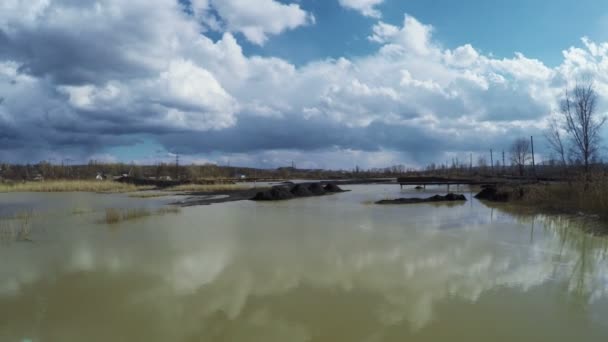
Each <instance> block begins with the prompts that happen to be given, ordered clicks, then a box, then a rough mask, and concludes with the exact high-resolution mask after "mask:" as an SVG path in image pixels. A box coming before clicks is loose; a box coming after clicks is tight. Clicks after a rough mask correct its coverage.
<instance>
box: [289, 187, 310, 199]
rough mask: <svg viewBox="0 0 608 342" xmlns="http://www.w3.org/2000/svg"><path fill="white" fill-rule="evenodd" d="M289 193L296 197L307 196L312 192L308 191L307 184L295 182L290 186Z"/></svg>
mask: <svg viewBox="0 0 608 342" xmlns="http://www.w3.org/2000/svg"><path fill="white" fill-rule="evenodd" d="M291 193H292V194H293V195H294V196H296V197H308V196H312V195H313V193H312V191H310V189H309V187H308V184H296V185H295V186H294V187H293V188H291Z"/></svg>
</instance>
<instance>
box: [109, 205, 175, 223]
mask: <svg viewBox="0 0 608 342" xmlns="http://www.w3.org/2000/svg"><path fill="white" fill-rule="evenodd" d="M180 212H181V209H180V208H179V207H163V208H159V209H154V210H151V209H147V208H132V209H116V208H107V209H106V211H105V217H104V219H103V220H102V222H103V223H107V224H117V223H120V222H123V221H131V220H136V219H139V218H142V217H148V216H154V215H166V214H178V213H180Z"/></svg>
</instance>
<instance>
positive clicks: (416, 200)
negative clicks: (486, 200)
mask: <svg viewBox="0 0 608 342" xmlns="http://www.w3.org/2000/svg"><path fill="white" fill-rule="evenodd" d="M466 200H467V198H466V197H465V196H464V195H459V194H454V193H449V194H447V195H445V196H441V195H435V196H431V197H427V198H417V197H413V198H397V199H392V200H381V201H377V202H376V204H415V203H437V202H456V201H466Z"/></svg>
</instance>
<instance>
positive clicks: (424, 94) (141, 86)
mask: <svg viewBox="0 0 608 342" xmlns="http://www.w3.org/2000/svg"><path fill="white" fill-rule="evenodd" d="M244 4H245V1H240V2H239V1H235V0H231V1H226V2H222V4H220V5H218V4H215V2H214V0H209V1H202V0H199V1H193V6H195V8H199V9H200V11H203V12H205V13H206V14H209V13H211V12H212V11H211V12H210V11H208V8H210V6H216V5H217V6H218V7H217V9H216V11H217V12H218V13H219V15H220V16H222V14H221V9H223V10H224V11H226V13H230V15H228V14H225V15H224V16H222V18H220V19H221V20H222V23H223V25H234V26H232V28H229V27H228V26H226V28H225V29H226V30H228V31H234V32H242V30H241V29H242V28H243V27H246V26H248V25H249V26H252V27H258V26H259V25H261V26H259V27H261V28H260V29H259V30H258V29H255V30H253V31H251V32H254V33H251V36H250V37H249V38H251V39H253V40H256V39H257V41H258V42H262V41H263V40H264V39H266V38H267V37H268V35H269V34H275V33H276V34H278V33H280V32H281V31H282V30H284V29H289V28H290V27H296V26H297V25H298V24H297V23H298V22H300V21H299V20H300V19H301V18H306V17H307V16H309V14H307V13H304V14H303V15H304V17H302V16H301V15H300V14H301V13H300V11H302V10H301V9H299V7H297V6H295V5H291V7H290V6H289V5H283V4H278V3H274V2H273V1H265V2H261V5H260V7H263V6H269V7H268V9H269V11H270V12H268V13H266V12H264V13H261V12H259V11H258V9H251V8H249V9H246V8H245V7H246V6H245V7H243V6H244ZM249 7H251V6H249ZM0 9H3V11H0V29H1V30H3V32H4V34H5V35H6V38H7V39H8V40H7V41H6V42H7V44H4V45H2V46H0V53H1V54H0V55H1V56H3V58H4V60H0V97H3V98H5V99H4V100H3V101H2V103H1V104H0V127H1V128H2V129H3V133H2V134H4V136H5V137H6V138H5V140H4V141H5V142H6V143H5V144H4V145H3V146H4V151H7V152H3V153H6V154H12V155H17V153H16V152H15V151H16V150H15V149H16V148H17V146H24V145H26V144H24V142H23V138H24V137H27V138H28V140H27V141H28V142H27V144H29V145H28V146H32V147H31V148H32V149H33V150H39V149H40V146H50V148H53V147H56V148H71V149H81V150H82V151H83V152H82V153H89V154H93V153H99V151H97V150H98V149H101V148H102V147H103V146H106V145H107V144H108V141H110V142H111V143H116V144H121V143H124V141H125V140H121V139H118V137H120V138H123V139H126V141H131V140H130V138H129V137H130V135H133V134H142V133H148V134H151V135H152V136H155V137H157V138H158V139H159V140H162V142H163V143H165V144H166V145H167V146H168V147H169V148H172V147H175V146H178V147H179V148H183V149H186V150H187V151H188V152H191V153H193V154H196V153H203V154H204V153H209V152H210V151H225V152H226V153H245V154H247V153H253V152H255V151H260V150H270V151H278V150H292V151H293V150H298V149H303V150H307V151H308V150H316V151H317V152H319V151H322V150H325V151H330V152H328V154H327V153H318V154H317V156H318V158H321V159H324V160H325V161H326V162H327V163H326V162H323V161H319V162H313V164H314V163H316V164H324V163H326V164H328V165H334V164H331V163H329V161H330V160H332V158H333V160H342V159H340V158H338V156H340V155H341V154H342V153H343V152H340V151H344V150H354V151H367V152H366V153H372V152H373V153H380V154H382V153H385V155H390V156H391V159H390V160H395V159H397V158H396V157H395V156H401V157H403V158H404V160H406V161H408V162H411V163H416V162H419V163H420V162H424V161H427V160H429V159H433V158H437V157H440V155H438V154H441V153H443V152H444V151H447V152H449V153H455V154H457V153H462V152H464V151H475V150H478V149H480V148H484V149H485V146H482V145H484V144H485V145H493V146H495V145H498V144H501V143H508V141H509V139H512V138H513V137H514V136H516V135H518V134H520V133H524V134H525V135H529V134H530V133H531V132H538V130H539V129H540V128H542V123H543V120H544V119H545V118H546V116H547V115H548V114H549V113H550V112H551V111H552V110H554V109H555V104H556V100H557V96H558V95H559V94H560V93H561V91H562V90H563V87H564V86H565V85H566V84H567V81H568V80H572V79H575V78H576V77H578V76H580V75H583V74H586V73H591V74H592V75H594V76H595V80H596V84H597V87H598V91H599V92H600V95H601V96H603V97H606V96H608V76H606V75H608V62H607V61H608V48H606V43H596V42H593V41H590V40H589V39H584V40H583V42H582V46H580V47H571V48H569V49H567V50H565V51H564V61H563V63H562V64H561V65H559V66H557V67H554V68H551V67H548V66H546V65H544V64H543V63H542V61H539V60H535V59H531V58H528V57H526V56H525V55H523V54H521V53H518V54H515V55H514V57H512V58H501V59H497V58H494V57H492V56H491V55H487V54H483V53H481V52H480V51H478V50H476V49H475V48H474V47H473V46H472V45H470V44H463V45H462V46H459V47H456V48H453V49H446V48H444V47H442V46H441V44H440V43H439V42H437V41H436V40H434V38H433V30H434V29H433V27H432V26H430V25H427V24H424V23H421V22H419V21H418V20H417V19H416V18H414V17H412V16H405V17H404V20H403V23H402V25H400V26H396V25H391V24H387V23H383V22H379V23H378V24H377V25H375V26H374V27H373V29H372V32H371V34H370V37H369V39H370V40H371V41H373V42H375V43H376V44H377V47H378V48H377V51H376V52H374V53H372V54H370V55H367V56H360V57H355V58H351V59H346V58H338V59H325V60H318V61H313V62H310V63H308V64H306V65H303V66H296V65H294V64H292V63H290V62H289V61H288V60H284V59H279V58H273V57H260V56H247V55H246V54H245V53H244V52H243V49H242V48H241V46H240V45H239V43H238V41H237V39H236V38H235V36H234V35H233V34H232V33H230V32H224V33H223V36H222V38H221V39H219V40H217V41H213V40H211V39H209V38H208V37H207V36H206V35H205V34H201V33H200V31H201V23H200V22H199V21H198V20H200V18H202V17H201V14H200V13H202V12H200V11H199V12H197V13H198V14H197V15H196V16H195V17H193V16H191V15H188V14H186V13H184V12H183V10H182V8H181V7H180V6H179V5H177V4H176V2H175V1H173V0H155V1H144V0H134V1H131V2H128V3H125V2H122V1H118V0H100V1H96V2H93V1H81V2H74V1H68V0H63V1H60V0H56V1H53V2H44V1H39V2H37V3H35V4H34V5H32V6H31V7H28V6H22V5H21V2H15V1H12V2H11V1H9V2H2V4H0ZM283 11H287V12H289V13H293V16H292V17H290V15H286V14H285V13H287V12H285V13H284V12H283ZM269 13H272V16H273V17H274V16H277V17H281V19H280V20H285V22H283V23H278V24H277V23H270V21H272V20H271V19H269V18H267V17H266V15H268V14H269ZM297 13H300V14H297ZM256 18H257V19H256ZM298 18H300V19H298ZM275 19H276V18H275ZM277 20H278V19H277ZM230 22H231V23H232V24H229V23H230ZM237 23H238V24H237ZM203 25H204V23H203ZM74 27H79V28H81V29H80V31H79V33H78V34H75V33H74V30H73V28H74ZM117 31H118V32H120V33H121V34H119V35H117V34H116V32H117ZM243 33H244V32H243ZM100 42H104V43H103V44H101V43H100ZM601 108H602V110H605V108H604V107H601ZM31 127H37V129H39V130H34V129H32V128H31ZM176 130H177V131H178V132H179V133H176V134H177V135H182V136H183V135H184V134H185V133H184V132H189V133H191V134H192V139H189V140H188V141H181V140H179V139H178V138H177V137H173V136H171V135H170V133H171V134H172V133H174V132H175V131H176ZM26 131H27V132H30V131H32V134H31V135H30V136H28V135H27V134H25V133H23V132H26ZM34 131H35V132H34ZM202 131H205V132H206V133H205V135H204V139H203V135H202V134H200V132H202ZM211 131H214V132H211ZM92 137H94V138H92ZM188 137H190V136H188ZM228 137H230V139H228ZM439 137H441V139H439ZM446 137H447V138H446ZM472 137H475V139H472ZM429 139H430V140H432V143H428V141H429ZM433 139H436V140H433ZM425 141H426V142H425ZM66 146H67V147H66ZM83 146H84V147H83ZM499 147H500V146H496V148H499ZM19 148H21V147H19ZM11 151H12V152H11ZM102 152H103V151H102ZM19 153H21V154H20V155H28V154H26V153H23V151H21V150H19ZM6 154H2V153H0V157H6ZM306 155H307V154H306V153H302V154H301V155H300V158H306ZM330 155H333V157H330ZM363 159H364V160H368V161H369V162H370V163H371V162H372V161H373V160H379V159H373V158H367V159H365V158H363ZM362 166H364V165H362ZM369 166H371V164H370V165H369Z"/></svg>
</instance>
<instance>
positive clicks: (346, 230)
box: [0, 184, 608, 342]
mask: <svg viewBox="0 0 608 342" xmlns="http://www.w3.org/2000/svg"><path fill="white" fill-rule="evenodd" d="M344 188H346V189H351V190H353V191H352V192H348V193H342V194H336V195H331V196H324V197H316V198H306V199H297V200H292V201H287V202H277V203H257V202H250V201H241V202H233V203H225V204H217V205H212V206H201V207H191V208H183V209H181V210H176V211H157V209H159V208H161V207H163V206H164V205H165V204H166V203H168V202H169V201H171V200H174V199H170V198H162V197H161V198H146V199H141V198H130V197H129V196H128V195H126V194H124V195H100V194H1V195H0V216H2V217H3V219H2V220H0V221H1V222H0V260H1V261H0V341H68V342H71V341H263V342H272V341H281V342H283V341H296V342H297V341H319V342H325V341H327V342H330V341H331V342H333V341H370V342H372V341H446V340H450V341H484V342H485V341H606V340H608V318H607V317H608V260H606V256H607V253H608V240H606V239H605V238H599V237H592V236H590V235H588V234H584V233H582V231H581V229H579V227H576V225H578V224H580V223H578V222H571V221H568V220H566V219H563V218H556V217H545V216H534V217H531V216H523V215H522V216H520V215H513V214H512V213H507V212H506V211H504V210H501V209H500V208H490V207H488V206H486V205H485V204H483V203H481V202H478V201H476V200H474V199H471V196H470V193H468V192H465V194H466V195H467V197H468V198H469V199H470V200H469V201H467V202H466V203H458V204H449V205H445V204H443V205H442V204H416V205H406V206H398V205H397V206H392V205H388V206H378V205H374V204H371V203H372V202H373V201H376V200H380V199H385V198H395V197H399V196H416V192H415V191H413V190H407V191H403V192H401V191H400V190H399V186H397V185H389V184H385V185H352V186H344ZM441 190H443V188H442V189H441ZM432 194H434V193H433V192H432V190H430V189H429V190H427V192H426V193H425V194H424V196H426V195H432ZM113 208H121V209H128V208H131V209H145V210H146V211H147V212H148V213H149V215H143V216H142V217H133V218H132V219H131V218H128V219H125V220H120V221H118V222H113V223H108V222H107V221H106V220H105V218H106V215H107V209H113Z"/></svg>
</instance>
